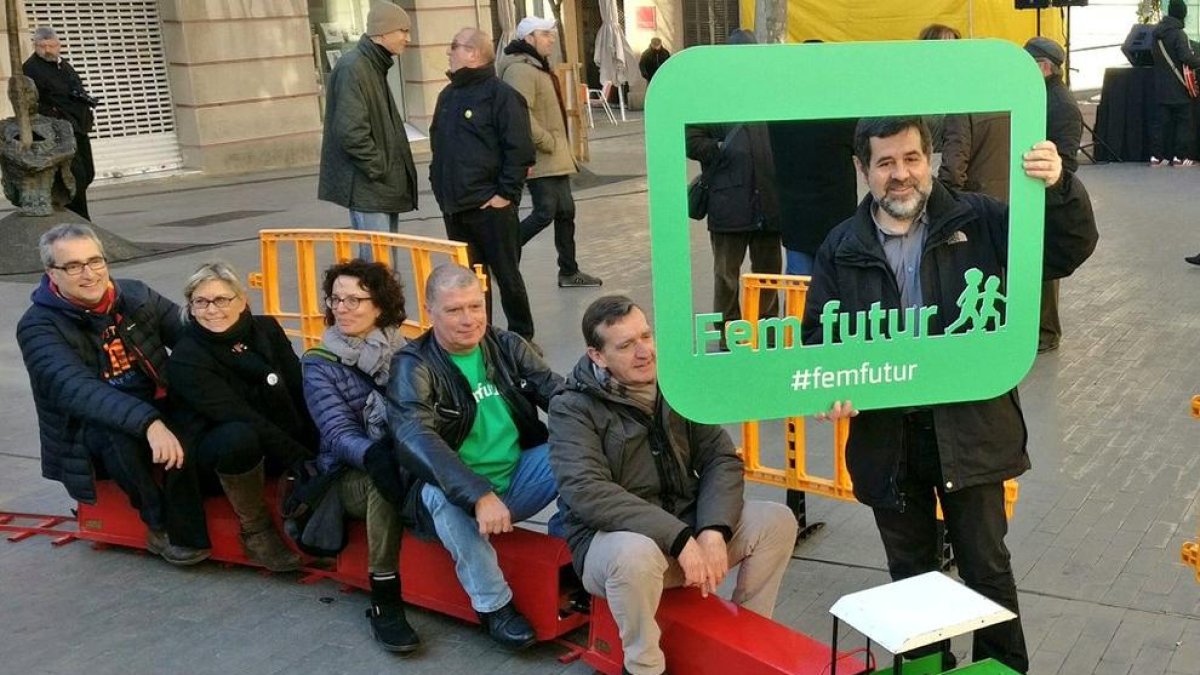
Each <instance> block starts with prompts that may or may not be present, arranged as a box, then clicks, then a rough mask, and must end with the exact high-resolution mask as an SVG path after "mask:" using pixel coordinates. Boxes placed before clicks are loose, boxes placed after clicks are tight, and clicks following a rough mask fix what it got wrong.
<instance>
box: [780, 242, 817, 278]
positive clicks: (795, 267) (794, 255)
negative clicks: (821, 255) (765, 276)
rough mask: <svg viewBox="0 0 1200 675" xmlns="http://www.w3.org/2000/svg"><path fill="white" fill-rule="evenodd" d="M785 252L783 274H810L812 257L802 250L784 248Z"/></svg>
mask: <svg viewBox="0 0 1200 675" xmlns="http://www.w3.org/2000/svg"><path fill="white" fill-rule="evenodd" d="M784 251H785V252H786V253H787V267H785V268H784V272H783V273H784V274H792V275H800V276H811V275H812V270H813V257H812V256H811V255H809V254H807V253H805V252H804V251H793V250H792V249H790V248H789V249H784Z"/></svg>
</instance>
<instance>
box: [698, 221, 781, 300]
mask: <svg viewBox="0 0 1200 675" xmlns="http://www.w3.org/2000/svg"><path fill="white" fill-rule="evenodd" d="M708 234H709V239H710V241H711V242H712V250H713V311H714V312H720V313H721V314H722V315H723V316H724V320H725V321H733V320H735V319H740V318H742V308H741V305H740V303H739V301H738V298H739V296H740V294H741V291H742V261H743V260H745V259H746V251H747V250H749V251H750V271H751V272H758V273H762V274H779V273H781V272H782V271H783V248H782V243H781V242H780V239H779V233H778V232H762V231H756V232H709V233H708ZM758 302H759V305H758V307H759V312H758V316H757V317H755V318H763V317H768V316H778V315H779V294H778V293H776V292H774V291H760V292H759V296H758Z"/></svg>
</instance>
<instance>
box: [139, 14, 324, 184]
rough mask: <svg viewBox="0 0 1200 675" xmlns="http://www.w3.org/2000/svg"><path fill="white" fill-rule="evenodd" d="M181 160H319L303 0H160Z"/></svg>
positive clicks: (224, 166)
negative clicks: (241, 0)
mask: <svg viewBox="0 0 1200 675" xmlns="http://www.w3.org/2000/svg"><path fill="white" fill-rule="evenodd" d="M159 1H160V5H159V6H160V9H161V12H162V19H163V42H164V43H165V46H166V53H167V62H168V69H169V70H168V72H169V78H170V83H171V97H172V99H173V102H174V106H175V121H176V128H177V134H178V138H179V146H180V151H181V152H182V154H183V160H184V164H185V165H186V166H187V167H189V168H194V169H200V170H203V171H205V172H207V173H228V172H240V171H255V170H264V169H274V168H285V167H293V166H305V165H313V164H316V163H317V162H318V160H319V157H320V147H321V119H320V110H319V108H318V99H317V93H318V82H317V74H316V73H317V69H316V65H315V62H314V57H313V47H312V40H311V37H310V27H309V22H308V6H307V3H306V2H305V0H257V1H255V2H228V1H227V0H159Z"/></svg>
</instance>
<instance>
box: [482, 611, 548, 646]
mask: <svg viewBox="0 0 1200 675" xmlns="http://www.w3.org/2000/svg"><path fill="white" fill-rule="evenodd" d="M476 613H477V614H478V615H479V623H481V624H483V628H484V629H485V630H486V631H487V632H488V635H490V636H491V638H492V639H493V640H495V641H496V643H497V644H499V645H500V646H501V647H504V648H506V649H512V650H514V651H515V650H519V649H525V648H526V647H528V646H529V645H531V644H533V643H534V641H536V640H537V636H536V635H535V634H534V632H533V626H531V625H529V620H528V619H526V618H525V617H523V616H521V613H520V612H518V611H517V608H516V607H515V606H514V605H513V604H512V602H509V603H508V604H507V605H505V606H503V607H501V608H500V609H498V610H496V611H494V612H476Z"/></svg>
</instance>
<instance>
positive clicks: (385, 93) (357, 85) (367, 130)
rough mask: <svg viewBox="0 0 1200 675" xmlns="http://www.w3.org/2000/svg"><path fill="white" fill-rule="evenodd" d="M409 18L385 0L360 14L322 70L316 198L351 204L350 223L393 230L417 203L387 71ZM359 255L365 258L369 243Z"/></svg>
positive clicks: (405, 35)
mask: <svg viewBox="0 0 1200 675" xmlns="http://www.w3.org/2000/svg"><path fill="white" fill-rule="evenodd" d="M411 27H412V22H411V20H410V19H409V18H408V14H407V13H406V12H405V11H404V10H403V9H401V8H400V7H398V6H396V5H394V4H392V3H390V2H379V3H377V4H375V5H374V6H372V7H371V11H370V12H369V13H368V14H367V32H366V33H365V34H364V35H363V36H362V37H361V38H359V40H358V44H357V45H356V46H355V47H354V49H352V50H350V51H349V52H347V53H346V54H343V55H342V57H341V58H340V59H338V62H337V65H336V66H334V68H333V72H331V73H330V74H329V87H328V92H327V97H326V99H325V132H324V135H323V136H322V139H321V177H320V182H319V185H318V188H317V197H318V198H319V199H321V200H323V201H327V202H333V203H334V204H339V205H341V206H344V207H346V208H347V209H349V210H350V226H351V227H353V228H354V229H356V230H373V231H378V232H396V231H397V226H398V220H399V214H401V213H404V212H406V211H412V210H414V209H416V208H417V170H416V166H415V165H414V164H413V157H412V150H411V149H410V148H409V147H408V136H407V134H406V133H405V131H404V120H403V119H402V118H401V117H400V111H399V109H398V108H397V107H396V101H395V99H394V98H392V92H391V90H390V89H388V83H387V74H388V70H389V69H390V68H391V67H392V64H393V63H394V62H395V59H394V58H393V57H395V56H399V55H400V54H401V53H403V52H404V48H405V47H406V46H408V40H409V29H410V28H411ZM358 256H359V257H360V258H363V259H364V260H371V247H370V246H368V245H365V244H364V245H361V246H359V249H358Z"/></svg>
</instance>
